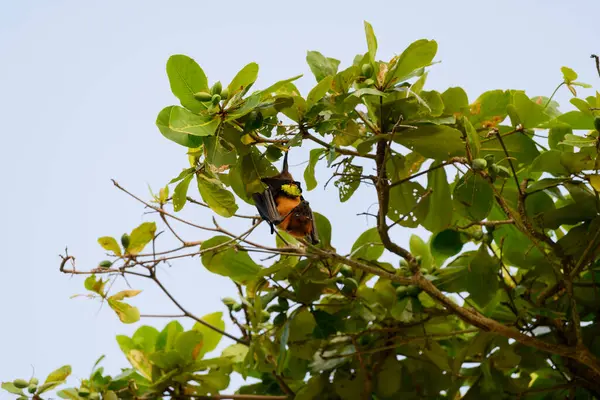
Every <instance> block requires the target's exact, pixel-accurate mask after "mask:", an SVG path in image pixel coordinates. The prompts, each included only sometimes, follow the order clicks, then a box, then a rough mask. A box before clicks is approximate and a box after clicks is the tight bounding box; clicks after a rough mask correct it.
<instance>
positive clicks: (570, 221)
mask: <svg viewBox="0 0 600 400" xmlns="http://www.w3.org/2000/svg"><path fill="white" fill-rule="evenodd" d="M365 31H366V38H367V48H368V51H367V52H366V53H364V54H360V55H358V56H356V58H355V59H354V63H353V64H352V65H350V66H348V67H346V68H344V69H342V68H340V62H339V61H338V60H335V59H333V58H328V57H326V56H324V55H322V54H321V53H319V52H317V51H310V52H308V55H307V62H308V64H309V65H310V69H311V71H312V72H313V73H314V76H315V78H316V81H317V83H316V85H315V86H314V88H313V89H312V90H311V91H310V92H309V93H308V95H307V96H306V97H303V96H302V95H301V94H300V93H299V91H298V90H297V88H296V86H295V85H294V83H293V82H294V81H295V80H296V79H298V78H300V77H299V76H297V77H294V78H291V79H288V80H285V81H280V82H277V83H275V84H273V85H271V86H270V87H268V88H266V89H264V90H258V91H254V92H250V89H251V87H252V86H253V83H254V82H255V80H256V79H257V74H258V65H256V64H255V63H251V64H248V65H247V66H245V67H244V68H243V69H242V70H241V71H240V72H239V73H238V74H237V75H236V76H235V78H234V79H233V80H232V82H231V83H230V84H229V85H227V87H222V85H221V84H220V83H218V82H217V83H214V84H212V85H210V86H209V82H208V80H207V77H206V76H205V74H204V72H203V70H202V69H201V68H200V66H199V65H198V64H197V63H196V62H195V61H194V60H192V59H191V58H189V57H186V56H183V55H175V56H172V57H171V58H170V59H169V60H168V63H167V74H168V77H169V81H170V84H171V89H172V91H173V94H174V95H175V96H176V97H177V98H178V99H179V101H180V103H181V105H174V106H169V107H167V108H165V109H163V110H162V111H161V112H160V113H159V115H158V118H157V125H158V128H159V130H160V132H161V133H162V135H164V137H166V138H167V139H170V140H171V141H172V142H175V143H177V144H178V145H181V146H184V147H186V148H188V149H187V156H188V158H189V163H190V167H189V168H188V169H186V170H184V171H183V172H181V173H180V174H179V175H178V176H177V177H176V178H174V179H173V180H172V181H171V182H169V183H168V185H167V186H165V187H164V188H163V189H161V190H160V192H159V193H157V194H155V195H153V198H152V199H151V200H149V201H144V200H142V199H141V198H139V197H137V196H136V195H134V194H132V193H129V192H128V191H127V190H126V189H125V188H123V187H122V186H120V185H119V184H118V183H117V182H115V185H116V186H117V188H119V189H120V190H123V191H124V192H126V193H128V194H130V195H131V196H132V198H134V199H136V200H138V201H140V202H141V203H143V204H144V205H145V206H147V207H150V208H152V209H153V210H155V211H157V215H158V217H159V218H160V221H161V222H162V223H163V224H164V225H165V227H166V228H165V229H168V230H169V231H170V232H171V233H172V234H173V235H174V237H175V238H176V239H177V240H178V241H179V242H180V245H179V246H178V247H176V248H161V238H160V237H157V235H156V230H157V226H156V224H155V223H154V222H145V223H143V224H142V225H140V226H139V227H137V228H135V229H133V231H132V232H131V233H130V234H126V235H123V237H121V238H120V240H119V238H117V239H115V238H113V237H102V238H100V239H99V243H100V245H101V246H102V247H103V248H104V249H106V250H107V251H108V252H109V254H110V260H108V261H102V262H100V263H99V265H98V267H97V268H95V269H93V270H91V271H80V270H75V268H74V266H73V267H72V266H71V264H72V263H73V261H74V259H73V258H72V257H71V256H69V255H68V254H66V255H65V256H64V258H63V262H62V263H61V266H60V269H61V271H62V272H65V273H69V274H82V275H86V274H87V275H88V276H87V279H85V288H86V289H87V290H88V291H90V293H91V295H93V296H96V297H97V298H99V299H101V300H102V301H106V302H107V304H108V305H109V306H110V307H111V308H112V309H113V310H114V311H115V313H116V315H117V317H118V318H120V320H121V321H122V322H123V323H133V322H137V321H138V320H139V319H140V311H139V310H138V309H137V308H136V307H133V306H132V305H130V304H128V303H127V299H128V298H130V297H133V296H136V295H138V294H139V291H138V290H126V291H121V292H118V293H111V291H110V286H108V285H106V283H107V282H108V279H109V278H110V277H117V278H119V279H122V278H123V277H131V278H134V279H132V280H131V282H135V278H140V279H142V278H145V279H150V280H152V281H154V282H155V283H156V284H157V285H158V287H159V288H160V289H161V290H163V291H164V293H165V294H166V297H165V298H166V299H168V301H172V302H173V303H174V304H175V305H176V306H177V307H178V308H179V309H180V310H181V312H182V314H183V315H184V316H185V317H187V318H191V319H193V320H195V321H196V325H195V326H194V327H193V329H191V330H188V331H185V330H184V329H183V328H182V326H181V325H180V324H179V323H178V322H177V321H172V322H170V323H168V324H167V325H166V326H163V327H160V328H161V329H156V328H154V327H151V326H142V327H141V328H139V329H138V330H137V331H136V332H135V334H134V335H133V336H132V337H127V336H117V341H118V343H119V345H120V347H121V349H122V350H123V352H124V353H125V355H126V357H127V359H128V360H129V362H130V363H131V367H130V368H127V369H124V370H123V371H122V372H121V373H120V374H119V375H116V376H113V375H108V374H107V373H106V372H105V371H104V370H103V368H102V367H99V366H98V365H96V366H95V367H94V369H93V372H92V374H91V375H90V377H89V379H86V380H83V381H82V382H81V384H80V386H79V387H74V388H64V389H62V390H60V391H59V392H58V395H59V396H60V397H62V398H67V399H82V398H100V397H101V396H102V398H105V399H116V398H131V399H134V398H135V399H140V398H147V399H150V398H163V397H171V398H190V397H195V398H228V397H225V396H223V395H222V393H223V391H226V389H227V387H228V385H229V376H230V374H231V373H233V372H236V373H239V374H241V375H242V376H243V377H254V378H258V379H260V381H259V383H256V384H251V385H247V386H243V387H242V388H240V389H239V390H238V391H237V394H238V397H236V398H239V399H244V398H261V399H263V398H264V399H285V398H295V399H297V400H308V399H348V400H351V399H379V400H384V399H397V398H402V399H418V398H448V399H456V398H465V399H477V398H494V399H496V398H497V399H500V398H528V399H546V398H548V399H550V398H552V399H563V398H566V397H569V396H570V398H578V399H580V398H582V399H584V398H593V396H596V397H600V361H599V359H598V357H600V343H596V341H595V338H596V336H597V335H598V333H600V327H599V325H598V324H597V323H596V318H597V315H598V312H599V310H600V302H599V301H598V299H599V296H600V294H599V292H598V287H597V286H596V285H597V281H596V271H597V270H598V269H599V268H600V263H599V262H598V251H597V249H598V243H599V236H600V230H599V227H600V225H599V223H600V218H599V210H600V208H599V206H600V204H599V197H598V192H599V191H600V175H598V174H597V169H598V162H599V161H600V158H598V148H599V141H598V140H599V139H598V135H599V134H598V130H597V129H600V126H598V125H600V124H596V125H595V122H596V121H595V116H594V113H595V112H596V110H597V109H598V108H600V93H598V92H596V94H595V95H594V96H589V97H578V96H579V93H578V91H583V89H585V88H589V86H588V85H586V84H583V83H580V82H577V81H576V79H577V74H576V73H575V72H574V71H573V70H571V69H569V68H567V67H563V69H562V73H563V81H562V82H560V84H559V85H558V87H557V90H559V89H561V88H563V87H564V88H565V89H568V90H570V91H571V92H572V95H573V98H572V99H571V104H572V105H573V106H574V107H575V109H574V110H573V111H568V112H565V113H562V112H561V111H559V109H558V104H557V103H556V102H555V101H553V100H552V97H550V98H547V97H544V96H534V97H531V96H530V95H527V94H525V93H524V92H523V91H520V90H492V91H488V92H485V93H483V94H481V95H480V96H478V97H477V98H475V99H474V100H473V99H472V100H469V99H468V97H467V94H466V93H465V91H464V90H463V89H461V88H460V87H451V88H449V89H447V90H446V91H444V92H443V93H439V92H437V91H434V90H426V89H425V83H426V78H427V74H428V72H426V68H428V67H430V66H431V65H433V64H434V58H435V55H436V51H437V44H436V42H435V41H433V40H418V41H416V42H414V43H412V44H411V45H410V46H409V47H408V48H407V49H406V50H404V51H403V52H402V53H401V54H400V55H399V56H396V57H393V58H392V59H391V60H390V61H388V62H383V61H379V60H378V59H377V58H376V53H377V40H376V38H375V35H374V33H373V29H372V27H371V26H370V25H369V24H368V23H365ZM555 93H556V91H555ZM282 121H285V122H282ZM166 143H167V142H166ZM308 143H312V144H313V145H315V146H316V148H315V149H313V150H311V152H310V160H309V163H308V166H307V168H306V171H305V173H304V182H305V183H304V188H305V195H308V196H310V193H306V192H307V191H310V190H312V189H314V188H315V187H316V186H317V180H316V177H315V165H316V164H317V163H319V162H321V163H326V164H327V166H328V167H330V168H331V169H330V171H332V172H331V179H333V180H334V182H335V185H334V187H332V186H330V188H332V190H335V188H337V190H338V191H339V198H340V201H342V202H344V201H347V200H348V199H349V198H350V197H352V196H353V195H354V194H355V193H356V191H357V190H358V189H359V188H360V190H361V196H365V198H367V197H368V200H369V204H370V203H372V202H376V203H377V205H378V207H377V211H376V212H374V213H373V214H369V216H370V217H371V218H372V220H373V225H374V227H373V228H371V229H368V230H367V231H365V232H363V233H361V234H358V235H357V238H356V241H355V243H354V244H353V246H352V251H351V253H350V254H346V255H342V254H338V253H337V251H336V249H335V248H334V247H333V246H332V241H331V225H330V223H329V221H328V220H327V218H326V217H325V216H324V215H321V214H316V215H315V218H316V224H317V227H318V229H319V234H320V237H321V242H320V243H319V244H318V245H316V246H313V245H310V244H309V243H307V242H305V241H302V240H299V241H298V240H294V239H293V238H292V237H290V236H289V235H287V234H285V233H280V235H279V236H274V238H275V239H274V240H275V244H261V243H256V242H254V241H253V240H252V239H250V238H249V236H250V234H251V233H252V232H253V230H254V229H255V228H256V227H257V226H258V225H259V224H260V221H259V220H258V219H255V218H256V217H255V216H253V215H249V216H247V215H238V214H237V212H238V205H237V203H239V202H246V203H249V204H252V199H251V195H252V193H255V192H258V191H261V190H262V189H263V184H262V183H261V181H260V178H261V177H265V176H272V175H274V174H275V173H276V172H277V169H276V167H275V166H274V165H273V164H274V163H276V162H277V161H278V160H280V159H281V156H282V151H286V150H289V149H291V151H294V150H293V149H294V148H295V147H299V146H302V145H303V144H308ZM174 175H175V173H174ZM320 178H323V181H325V180H326V179H329V177H320ZM192 181H194V182H195V183H194V185H195V186H196V187H197V189H198V190H197V192H196V189H195V188H193V189H192V188H190V184H191V183H192ZM194 192H196V193H198V194H199V196H200V198H201V199H202V200H198V199H195V198H194V197H193V195H192V193H194ZM171 193H172V194H171ZM186 206H187V207H191V206H206V207H209V208H210V209H211V210H212V211H213V212H214V213H215V214H217V215H218V216H220V217H223V218H239V219H240V221H245V222H246V223H248V224H249V228H248V230H247V231H246V232H243V233H238V232H235V233H232V232H229V231H227V230H226V229H223V228H222V227H221V226H220V225H219V223H218V222H217V219H215V220H214V225H211V226H205V225H202V222H199V221H187V220H184V219H182V218H180V217H178V216H177V215H178V214H177V212H179V211H180V210H181V209H182V208H184V207H186ZM171 208H172V210H173V211H171ZM360 211H364V210H357V212H360ZM176 219H177V220H178V222H179V223H185V224H188V225H190V226H192V227H195V228H197V229H198V232H202V231H204V232H205V233H208V234H210V235H215V234H216V236H212V237H209V238H207V239H202V240H198V241H194V242H191V241H188V240H185V239H183V238H182V237H181V235H179V234H178V233H177V231H176V230H175V229H174V227H173V226H172V225H171V222H173V221H174V220H176ZM240 225H241V223H240ZM418 226H421V227H423V228H425V229H426V230H427V231H429V232H431V236H430V238H427V240H424V239H423V238H420V237H418V236H416V235H412V236H411V238H410V246H409V248H404V247H401V246H400V245H399V244H398V243H397V241H396V240H395V238H398V237H400V235H405V234H406V232H407V230H409V229H412V228H416V227H418ZM403 229H404V230H403ZM119 242H120V243H119ZM264 253H268V254H270V255H272V256H273V257H272V258H270V261H265V262H263V263H262V264H259V263H258V262H257V261H256V257H253V255H255V254H262V255H264ZM198 255H200V256H201V260H202V264H203V265H204V267H205V268H206V269H208V270H209V271H211V272H212V273H215V274H219V275H222V276H225V277H228V278H230V279H231V280H232V281H233V282H234V283H235V284H236V286H237V287H238V289H239V297H237V298H226V299H223V303H224V309H225V310H226V314H227V317H228V318H231V320H232V321H233V323H234V324H235V326H236V327H237V328H238V330H239V333H231V332H225V331H224V330H225V322H224V320H223V313H222V312H215V313H213V314H210V315H206V316H203V317H199V316H196V315H194V314H193V313H191V312H190V311H189V310H187V309H185V308H184V307H183V306H182V305H181V304H180V303H179V302H178V301H177V300H176V299H175V297H174V296H173V295H172V294H171V293H170V292H169V291H168V290H167V288H165V286H164V285H163V284H162V283H161V281H160V273H159V272H157V267H158V266H159V265H161V263H167V262H175V261H176V260H177V259H178V258H182V257H192V256H198ZM141 296H143V294H142V295H141ZM223 336H225V338H223ZM221 339H223V340H228V341H231V342H232V343H233V344H231V345H230V346H229V347H227V348H225V350H223V352H222V354H221V355H220V356H218V357H214V358H205V357H204V356H205V354H207V353H209V352H210V351H212V350H214V349H215V348H216V347H217V345H218V343H219V342H220V340H221ZM70 372H71V371H70V367H68V366H64V367H62V368H60V369H59V370H57V371H55V372H53V373H52V374H51V375H50V376H49V377H48V378H47V379H46V383H44V384H38V382H37V381H35V380H34V381H33V382H32V381H26V380H15V381H14V382H5V383H4V384H3V385H2V387H3V388H4V389H6V390H8V391H9V392H11V393H15V394H16V395H17V396H21V398H26V397H27V396H29V397H33V398H36V399H39V398H41V397H42V396H43V395H45V394H46V393H47V392H48V391H49V390H51V389H54V388H55V387H57V386H59V385H61V384H63V383H64V382H65V380H66V378H67V376H68V375H69V374H70ZM461 388H462V389H461ZM218 395H221V396H222V397H218ZM245 395H255V397H251V396H245ZM256 395H260V396H256ZM461 396H462V397H461Z"/></svg>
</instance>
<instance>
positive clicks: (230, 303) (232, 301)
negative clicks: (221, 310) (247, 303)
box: [221, 297, 237, 308]
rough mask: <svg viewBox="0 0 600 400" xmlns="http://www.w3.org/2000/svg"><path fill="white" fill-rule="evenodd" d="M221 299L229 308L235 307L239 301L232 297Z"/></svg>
mask: <svg viewBox="0 0 600 400" xmlns="http://www.w3.org/2000/svg"><path fill="white" fill-rule="evenodd" d="M221 301H222V302H223V304H225V305H226V306H227V307H228V308H233V306H234V305H235V304H236V303H237V302H236V301H235V299H232V298H231V297H223V298H222V299H221Z"/></svg>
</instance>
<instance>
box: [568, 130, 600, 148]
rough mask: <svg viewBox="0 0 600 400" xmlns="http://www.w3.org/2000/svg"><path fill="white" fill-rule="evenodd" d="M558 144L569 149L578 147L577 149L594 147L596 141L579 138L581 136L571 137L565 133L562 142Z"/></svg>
mask: <svg viewBox="0 0 600 400" xmlns="http://www.w3.org/2000/svg"><path fill="white" fill-rule="evenodd" d="M560 144H564V145H567V146H571V147H579V148H583V147H595V146H596V139H594V138H586V137H581V136H577V135H572V134H569V133H567V134H566V135H565V138H564V140H563V141H562V142H560Z"/></svg>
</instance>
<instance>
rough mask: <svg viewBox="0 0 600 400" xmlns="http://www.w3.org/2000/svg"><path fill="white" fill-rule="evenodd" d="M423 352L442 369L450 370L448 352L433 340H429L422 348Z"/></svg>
mask: <svg viewBox="0 0 600 400" xmlns="http://www.w3.org/2000/svg"><path fill="white" fill-rule="evenodd" d="M423 354H424V355H425V357H427V358H429V359H430V360H431V361H432V362H433V363H434V364H435V365H437V367H438V368H439V369H441V370H442V371H451V370H452V369H451V368H450V363H449V361H450V360H449V359H448V353H446V350H444V348H443V347H442V346H440V344H439V343H438V342H436V341H435V340H432V341H429V342H428V343H427V345H426V346H425V347H424V348H423Z"/></svg>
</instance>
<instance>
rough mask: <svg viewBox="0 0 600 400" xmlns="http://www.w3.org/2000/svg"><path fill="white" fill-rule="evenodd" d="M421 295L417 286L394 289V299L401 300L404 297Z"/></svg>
mask: <svg viewBox="0 0 600 400" xmlns="http://www.w3.org/2000/svg"><path fill="white" fill-rule="evenodd" d="M419 293H421V288H419V287H418V286H400V287H398V288H396V298H398V299H402V298H404V297H406V296H412V297H416V296H418V295H419Z"/></svg>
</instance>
